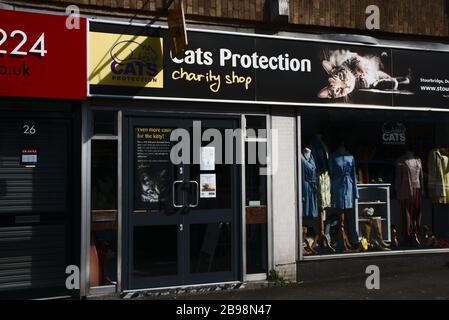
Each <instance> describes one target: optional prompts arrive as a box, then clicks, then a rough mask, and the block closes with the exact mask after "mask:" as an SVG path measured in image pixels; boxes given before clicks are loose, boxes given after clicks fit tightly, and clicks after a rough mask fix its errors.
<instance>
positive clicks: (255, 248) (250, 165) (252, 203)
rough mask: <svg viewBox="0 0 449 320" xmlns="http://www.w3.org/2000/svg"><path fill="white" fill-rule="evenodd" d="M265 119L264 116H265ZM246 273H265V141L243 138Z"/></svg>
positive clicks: (266, 241) (266, 261)
mask: <svg viewBox="0 0 449 320" xmlns="http://www.w3.org/2000/svg"><path fill="white" fill-rule="evenodd" d="M264 119H265V118H264ZM245 149H246V159H247V161H246V165H245V176H246V199H245V205H246V209H245V213H246V219H245V220H246V273H247V274H254V273H266V272H267V267H268V257H267V255H268V240H267V213H268V208H267V176H266V175H263V174H261V173H262V172H263V170H261V169H264V168H265V169H266V167H265V166H264V164H265V163H266V150H267V149H266V142H259V141H257V142H246V148H245Z"/></svg>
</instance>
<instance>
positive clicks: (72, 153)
mask: <svg viewBox="0 0 449 320" xmlns="http://www.w3.org/2000/svg"><path fill="white" fill-rule="evenodd" d="M0 21H1V22H0V43H1V47H0V296H1V297H2V298H14V297H19V298H26V297H47V296H60V295H64V296H65V295H70V292H69V291H67V290H66V287H65V277H66V273H65V270H66V267H67V266H68V265H78V264H79V254H80V246H79V239H80V219H81V215H80V206H79V203H80V192H79V190H80V182H79V176H80V166H79V165H80V132H81V119H80V114H81V113H80V111H81V109H80V107H81V102H80V101H81V100H83V99H85V98H86V84H85V83H86V81H85V79H86V59H85V52H86V21H85V20H84V19H81V21H80V29H78V30H68V29H67V28H66V25H65V21H66V19H65V17H61V16H55V15H49V14H37V13H25V12H16V11H7V10H0ZM77 239H78V240H77Z"/></svg>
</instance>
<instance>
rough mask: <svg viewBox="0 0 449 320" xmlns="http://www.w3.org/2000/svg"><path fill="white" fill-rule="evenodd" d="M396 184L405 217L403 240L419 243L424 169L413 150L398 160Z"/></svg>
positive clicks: (397, 194) (403, 216) (403, 221)
mask: <svg viewBox="0 0 449 320" xmlns="http://www.w3.org/2000/svg"><path fill="white" fill-rule="evenodd" d="M395 185H396V196H397V198H398V200H399V204H400V209H401V213H402V218H403V220H402V237H403V240H405V241H407V242H408V243H409V244H413V245H419V244H420V243H419V241H418V235H419V232H420V228H421V215H422V214H421V195H422V186H423V169H422V163H421V159H419V158H417V157H415V155H414V154H413V153H412V152H407V153H406V154H405V155H404V156H402V157H401V158H399V159H398V160H397V161H396V184H395Z"/></svg>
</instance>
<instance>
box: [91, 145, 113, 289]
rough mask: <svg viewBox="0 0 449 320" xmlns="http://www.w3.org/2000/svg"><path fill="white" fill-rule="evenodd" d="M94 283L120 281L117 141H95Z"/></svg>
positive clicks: (92, 265) (92, 212) (93, 165)
mask: <svg viewBox="0 0 449 320" xmlns="http://www.w3.org/2000/svg"><path fill="white" fill-rule="evenodd" d="M91 181H92V195H91V198H92V211H91V246H90V285H91V286H92V287H94V286H102V285H110V284H115V283H116V282H117V212H118V211H117V141H105V140H93V141H92V179H91Z"/></svg>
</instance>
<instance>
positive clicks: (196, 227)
mask: <svg viewBox="0 0 449 320" xmlns="http://www.w3.org/2000/svg"><path fill="white" fill-rule="evenodd" d="M219 271H231V225H230V223H209V224H193V225H191V226H190V272H191V273H208V272H219Z"/></svg>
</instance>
